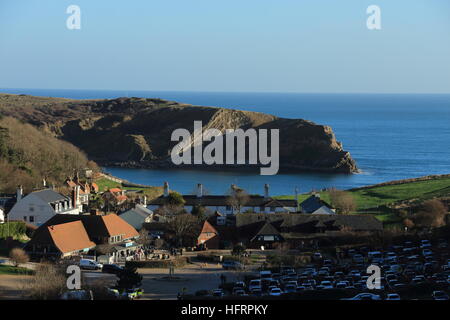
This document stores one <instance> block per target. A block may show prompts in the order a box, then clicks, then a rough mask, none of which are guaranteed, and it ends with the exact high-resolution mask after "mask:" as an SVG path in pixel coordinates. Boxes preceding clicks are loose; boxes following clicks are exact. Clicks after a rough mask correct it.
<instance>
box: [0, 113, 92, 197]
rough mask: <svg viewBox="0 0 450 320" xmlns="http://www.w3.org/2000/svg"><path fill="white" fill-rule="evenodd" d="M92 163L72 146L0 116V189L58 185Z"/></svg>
mask: <svg viewBox="0 0 450 320" xmlns="http://www.w3.org/2000/svg"><path fill="white" fill-rule="evenodd" d="M87 166H94V167H95V164H93V163H89V161H88V159H87V157H86V156H85V155H84V154H83V153H82V152H81V151H80V150H79V149H78V148H76V147H75V146H73V145H71V144H70V143H68V142H66V141H61V140H60V139H57V138H55V137H54V136H53V135H51V134H49V133H45V132H43V131H41V130H39V129H37V128H36V127H33V126H31V125H30V124H25V123H22V122H20V121H19V120H17V119H14V118H11V117H2V118H1V119H0V191H1V192H15V190H16V187H17V185H23V186H24V188H25V191H31V190H32V189H33V188H35V187H38V186H42V183H43V179H44V178H45V179H46V181H47V182H48V183H49V184H52V183H55V184H56V185H57V186H58V185H61V183H62V181H64V179H65V178H66V177H68V176H69V175H72V174H73V172H74V170H79V169H84V168H86V167H87Z"/></svg>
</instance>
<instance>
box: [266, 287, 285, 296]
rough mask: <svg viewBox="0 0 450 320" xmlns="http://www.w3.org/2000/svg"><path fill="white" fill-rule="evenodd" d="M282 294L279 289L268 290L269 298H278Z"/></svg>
mask: <svg viewBox="0 0 450 320" xmlns="http://www.w3.org/2000/svg"><path fill="white" fill-rule="evenodd" d="M282 294H283V291H281V289H280V288H272V289H270V292H269V296H273V297H278V296H281V295H282Z"/></svg>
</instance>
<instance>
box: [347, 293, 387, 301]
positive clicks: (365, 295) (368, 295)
mask: <svg viewBox="0 0 450 320" xmlns="http://www.w3.org/2000/svg"><path fill="white" fill-rule="evenodd" d="M342 300H381V297H380V296H379V295H377V294H373V293H359V294H357V295H356V296H354V297H353V298H344V299H342Z"/></svg>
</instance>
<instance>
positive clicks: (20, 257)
mask: <svg viewBox="0 0 450 320" xmlns="http://www.w3.org/2000/svg"><path fill="white" fill-rule="evenodd" d="M9 258H10V259H11V261H12V262H13V263H14V265H15V266H16V267H18V266H19V265H20V264H24V263H27V262H28V261H30V258H29V257H28V255H27V254H26V252H25V251H24V250H23V249H20V248H14V249H12V250H11V251H10V252H9Z"/></svg>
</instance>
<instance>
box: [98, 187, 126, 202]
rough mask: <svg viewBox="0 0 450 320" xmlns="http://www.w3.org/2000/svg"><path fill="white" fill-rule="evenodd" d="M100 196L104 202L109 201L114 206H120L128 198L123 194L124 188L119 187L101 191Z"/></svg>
mask: <svg viewBox="0 0 450 320" xmlns="http://www.w3.org/2000/svg"><path fill="white" fill-rule="evenodd" d="M102 197H103V199H104V201H105V202H106V203H111V204H113V205H114V206H120V205H121V204H123V203H124V202H125V201H127V200H128V197H127V196H126V195H125V190H122V189H120V188H111V189H109V190H108V191H105V192H103V194H102Z"/></svg>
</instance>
